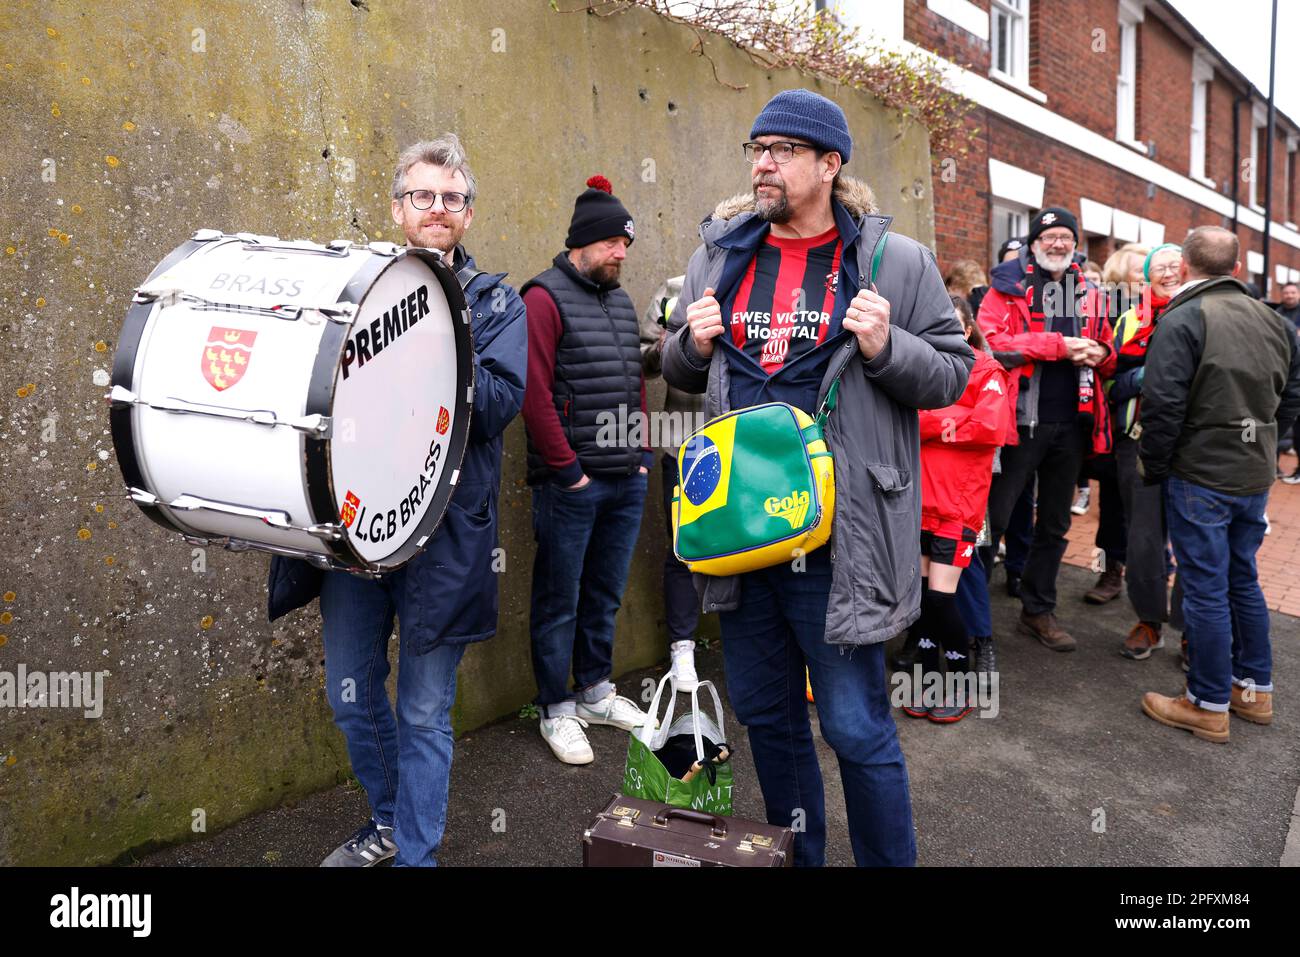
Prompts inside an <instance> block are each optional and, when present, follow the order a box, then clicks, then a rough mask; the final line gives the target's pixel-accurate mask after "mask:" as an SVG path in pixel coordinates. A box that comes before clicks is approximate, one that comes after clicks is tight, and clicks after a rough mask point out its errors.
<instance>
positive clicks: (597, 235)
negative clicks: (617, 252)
mask: <svg viewBox="0 0 1300 957" xmlns="http://www.w3.org/2000/svg"><path fill="white" fill-rule="evenodd" d="M612 236H626V237H627V241H628V243H629V245H630V244H631V242H632V240H634V239H635V238H636V227H635V226H633V224H632V214H631V213H629V212H628V211H627V207H626V206H624V205H623V204H622V203H620V202H619V201H618V200H617V199H615V198H614V187H613V186H611V185H610V183H609V180H607V179H606V178H605V177H603V176H601V175H600V174H597V175H595V176H593V177H591V179H589V180H587V189H586V191H585V192H584V193H583V194H582V195H581V196H579V197H578V199H577V201H576V202H575V203H574V204H573V219H572V220H570V221H569V236H568V238H567V239H565V240H564V245H565V246H566V247H568V248H569V249H577V248H578V247H579V246H589V245H591V244H592V243H598V242H600V241H601V240H602V239H609V238H610V237H612Z"/></svg>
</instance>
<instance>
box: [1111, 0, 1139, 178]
mask: <svg viewBox="0 0 1300 957" xmlns="http://www.w3.org/2000/svg"><path fill="white" fill-rule="evenodd" d="M1141 20H1142V17H1141V11H1140V10H1139V11H1138V12H1136V13H1135V11H1134V10H1133V9H1132V8H1131V7H1130V6H1128V5H1127V4H1125V3H1122V2H1121V3H1120V7H1119V73H1118V74H1117V75H1116V77H1115V139H1117V140H1119V141H1120V142H1121V143H1126V144H1128V145H1130V146H1137V145H1138V139H1137V25H1138V24H1139V23H1140V22H1141ZM1142 151H1143V152H1146V149H1145V147H1143V148H1142Z"/></svg>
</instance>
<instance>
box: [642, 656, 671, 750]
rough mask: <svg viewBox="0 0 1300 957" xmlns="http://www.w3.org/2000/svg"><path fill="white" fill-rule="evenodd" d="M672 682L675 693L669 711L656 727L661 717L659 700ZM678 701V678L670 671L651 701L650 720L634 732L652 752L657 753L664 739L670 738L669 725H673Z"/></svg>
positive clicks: (669, 698) (648, 712) (669, 699)
mask: <svg viewBox="0 0 1300 957" xmlns="http://www.w3.org/2000/svg"><path fill="white" fill-rule="evenodd" d="M670 681H671V682H672V685H673V692H672V694H670V695H669V696H668V710H667V711H666V712H665V713H664V716H663V718H662V719H661V720H660V721H659V724H658V726H657V727H656V725H655V719H656V718H658V717H659V699H660V697H661V696H662V695H663V693H664V685H666V684H668V683H669V682H670ZM676 700H677V678H676V676H675V675H674V674H673V673H672V671H671V670H670V671H669V672H668V673H667V674H666V675H664V676H663V678H662V679H661V680H660V681H659V686H658V687H657V688H655V696H654V697H653V698H651V699H650V709H649V710H648V711H647V712H646V713H647V714H648V715H649V716H650V720H648V721H647V722H646V723H645V724H643V725H641V726H640V727H639V728H637V729H636V730H635V731H633V732H632V733H633V734H635V735H636V737H637V740H638V741H640V742H641V743H642V744H644V745H645V746H646V747H647V748H649V749H650V750H651V751H655V750H657V749H658V748H661V747H663V743H664V739H665V738H667V737H668V725H670V724H672V720H673V702H674V701H676ZM660 731H662V732H663V734H662V736H661V737H659V740H658V742H657V743H656V741H655V737H656V734H657V732H660Z"/></svg>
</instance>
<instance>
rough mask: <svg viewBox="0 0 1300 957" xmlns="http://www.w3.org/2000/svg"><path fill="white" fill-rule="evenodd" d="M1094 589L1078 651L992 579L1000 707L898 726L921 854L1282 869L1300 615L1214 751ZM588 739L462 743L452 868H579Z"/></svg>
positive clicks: (294, 861)
mask: <svg viewBox="0 0 1300 957" xmlns="http://www.w3.org/2000/svg"><path fill="white" fill-rule="evenodd" d="M1279 488H1283V487H1282V486H1279ZM1285 488H1286V495H1287V497H1288V498H1290V497H1291V495H1292V494H1293V493H1294V495H1296V496H1300V488H1297V489H1291V488H1290V487H1285ZM1278 498H1279V499H1280V498H1281V496H1278ZM1295 503H1300V498H1296V500H1295ZM1289 504H1292V503H1289ZM1276 508H1277V506H1274V507H1273V509H1276ZM1278 514H1281V511H1280V510H1279V511H1278ZM1270 517H1274V511H1273V510H1272V509H1271V510H1270ZM1274 521H1275V523H1277V522H1278V519H1277V518H1276V517H1274ZM1275 534H1276V533H1275ZM1270 537H1271V536H1270ZM1092 581H1093V576H1092V575H1091V574H1090V573H1089V572H1088V571H1086V570H1084V569H1079V568H1070V567H1067V568H1064V569H1063V570H1062V573H1061V581H1060V602H1061V604H1060V608H1059V614H1060V618H1061V621H1062V623H1063V624H1064V625H1065V626H1066V627H1067V628H1069V629H1071V630H1072V631H1073V633H1074V634H1075V635H1076V637H1077V638H1078V639H1079V646H1080V647H1079V650H1078V651H1077V652H1074V653H1072V654H1059V653H1055V652H1050V651H1048V650H1046V649H1044V648H1042V647H1041V646H1039V645H1038V644H1037V643H1036V642H1035V641H1033V640H1031V639H1029V638H1025V637H1023V636H1020V635H1017V634H1016V633H1015V631H1014V622H1015V617H1016V614H1017V612H1018V610H1019V606H1018V604H1017V603H1014V602H1012V601H1011V600H1009V599H1007V598H1006V597H1005V595H1004V593H1003V590H1002V573H1001V571H997V572H995V574H994V579H993V589H992V590H993V606H994V619H995V625H996V627H997V629H998V637H999V656H1000V664H1001V676H1002V683H1001V688H1000V696H999V706H1000V712H999V714H998V716H997V717H996V718H984V719H980V718H976V717H974V716H972V717H971V718H968V719H966V720H965V721H963V722H961V723H960V724H958V725H955V726H951V727H943V726H938V725H934V724H931V723H930V722H928V721H916V720H912V719H908V718H906V717H903V716H901V715H900V716H899V717H898V721H899V731H900V735H901V739H902V742H903V749H904V752H905V753H906V755H907V760H908V767H909V772H910V775H911V781H912V799H913V804H914V813H915V819H916V828H917V843H918V848H919V855H920V863H921V864H923V865H963V864H982V865H1053V864H1069V865H1078V864H1084V865H1101V866H1116V865H1176V864H1199V865H1210V866H1217V865H1265V866H1272V865H1276V864H1278V863H1279V861H1280V860H1281V859H1282V856H1283V852H1284V848H1285V846H1286V843H1287V834H1288V828H1289V826H1290V823H1291V820H1292V812H1293V809H1296V810H1300V808H1297V806H1296V794H1297V788H1298V787H1300V708H1297V707H1296V705H1295V704H1294V703H1293V700H1294V699H1291V698H1288V696H1287V694H1286V689H1288V688H1295V687H1297V686H1300V621H1298V620H1297V619H1295V618H1291V617H1289V616H1285V615H1279V614H1275V615H1274V616H1273V626H1274V631H1273V636H1274V652H1275V659H1276V665H1275V667H1276V682H1277V684H1278V686H1279V688H1281V689H1282V694H1281V698H1280V701H1279V703H1278V704H1277V716H1276V718H1275V721H1274V724H1273V725H1271V726H1269V727H1259V726H1256V725H1251V724H1247V723H1245V722H1241V721H1239V720H1237V719H1235V718H1234V719H1233V721H1232V740H1231V741H1230V743H1228V744H1227V745H1215V744H1210V743H1208V742H1203V741H1199V740H1197V739H1194V738H1193V737H1192V736H1191V735H1190V734H1188V733H1186V732H1184V731H1178V730H1175V729H1172V728H1166V727H1163V726H1161V725H1157V724H1155V723H1154V722H1152V721H1151V720H1149V719H1147V718H1146V717H1144V716H1143V715H1142V713H1141V711H1140V709H1139V705H1138V702H1139V699H1140V697H1141V695H1142V692H1144V691H1148V690H1156V691H1161V692H1163V693H1173V692H1175V691H1176V690H1178V689H1179V688H1180V687H1181V686H1182V683H1183V675H1182V672H1181V671H1180V670H1179V668H1178V665H1177V655H1176V652H1171V651H1170V650H1169V649H1166V650H1163V651H1158V652H1156V653H1155V655H1153V657H1152V658H1151V659H1150V660H1148V661H1146V662H1131V661H1128V660H1126V659H1123V658H1121V657H1120V656H1119V654H1118V652H1117V649H1118V646H1119V643H1120V641H1121V640H1122V638H1123V635H1124V633H1125V632H1126V631H1127V629H1128V627H1129V625H1130V624H1131V622H1130V615H1131V613H1130V611H1129V609H1128V607H1127V605H1126V603H1125V602H1124V600H1123V599H1119V600H1117V601H1114V602H1112V603H1111V604H1110V605H1108V606H1105V607H1103V608H1095V607H1093V606H1089V605H1086V604H1084V603H1083V602H1082V600H1081V596H1082V594H1083V592H1084V591H1086V590H1087V588H1088V587H1089V586H1090V585H1091V583H1092ZM699 664H700V670H701V672H702V673H703V674H704V675H705V676H708V677H713V678H714V679H715V680H716V681H717V682H718V683H719V684H720V685H721V684H722V683H723V675H722V662H721V655H720V652H719V651H718V650H717V649H716V648H715V649H712V650H707V651H702V652H701V654H700V655H699ZM656 674H657V672H655V671H646V672H638V673H636V674H633V675H629V676H626V677H624V678H623V679H621V681H620V687H621V689H622V690H623V691H625V692H626V691H629V690H632V691H633V692H635V691H637V690H639V689H640V687H641V681H642V680H643V679H645V678H650V677H654V676H656ZM724 690H725V689H724ZM728 718H729V719H730V718H731V715H730V714H728ZM732 726H733V727H734V721H732ZM729 737H731V739H732V741H733V743H734V744H735V745H736V752H735V757H734V762H735V776H736V814H737V815H739V816H745V817H759V816H761V814H762V805H761V797H760V794H759V790H758V784H757V781H756V780H755V779H754V775H753V766H752V763H751V761H750V756H749V751H748V747H747V745H746V743H745V740H744V735H743V734H738V733H736V732H735V731H732V732H730V733H729ZM591 738H592V744H593V748H594V749H595V751H596V763H594V764H592V765H589V766H587V767H582V768H573V767H566V766H564V765H561V764H559V763H558V762H556V761H555V759H554V758H553V757H551V754H550V752H549V751H548V750H547V748H546V746H545V744H544V743H543V742H542V740H541V738H540V736H539V735H538V733H537V722H536V720H524V719H519V718H509V719H506V720H503V721H500V722H497V723H496V724H493V725H489V726H487V727H484V728H481V729H479V730H477V731H474V732H471V733H469V734H467V735H465V736H464V737H462V738H461V739H460V740H459V741H458V742H457V745H456V763H455V766H454V768H453V772H452V794H451V807H450V810H449V819H448V826H447V836H446V840H445V843H444V850H443V854H442V862H443V863H444V864H446V865H449V866H472V865H517V866H518V865H577V864H579V863H580V862H581V852H580V848H579V836H580V834H581V833H582V829H583V827H584V825H585V824H587V823H588V821H589V820H590V819H591V817H592V816H593V815H594V814H595V812H596V811H597V810H598V809H599V808H600V807H601V806H602V805H603V804H604V803H605V801H606V799H607V798H608V797H609V795H611V794H612V793H614V792H615V791H616V790H617V789H618V786H619V784H620V782H621V780H622V768H623V756H624V750H625V741H626V737H625V736H624V735H622V734H621V733H619V732H617V731H615V730H614V729H612V728H593V729H591ZM818 747H819V751H820V755H821V758H822V767H823V769H824V770H825V771H826V772H827V773H826V796H827V805H828V818H829V819H828V828H827V829H828V832H829V845H830V846H829V852H828V858H829V863H831V864H835V865H847V864H851V863H852V855H851V853H850V851H849V848H848V835H847V831H846V824H845V813H844V803H843V795H842V792H841V789H840V784H839V776H838V774H837V773H836V772H835V758H834V754H833V752H831V751H830V749H829V747H827V746H826V745H825V743H824V742H822V741H821V739H820V738H818ZM366 817H367V810H366V803H365V798H364V795H363V794H362V793H361V792H360V791H359V790H357V789H355V788H347V787H339V788H334V789H332V790H329V791H326V792H323V793H321V794H318V795H314V796H312V797H310V798H308V799H306V800H303V801H301V802H299V803H297V804H296V805H294V806H292V807H283V808H279V809H276V810H273V811H269V812H266V813H263V814H260V815H257V816H255V817H253V818H250V819H247V820H245V821H243V822H241V823H239V824H237V825H235V826H233V827H231V828H228V829H227V830H225V831H223V832H221V833H219V834H214V835H210V836H208V837H207V838H206V839H205V840H202V841H198V842H194V843H190V844H185V845H181V846H178V847H173V848H169V849H166V850H163V851H159V852H157V853H154V854H151V855H149V856H148V857H146V858H145V859H144V860H142V861H141V862H140V863H141V864H143V865H149V866H156V865H246V866H284V865H309V866H310V865H314V864H316V863H318V862H319V861H320V860H321V859H322V858H323V857H324V856H325V855H326V854H327V853H328V852H329V851H330V850H331V849H332V848H333V847H334V846H335V845H336V844H337V843H338V842H339V841H340V840H341V839H342V838H344V837H346V836H347V835H349V834H350V833H351V832H352V831H353V830H354V829H355V828H356V827H357V826H359V825H360V824H361V823H363V822H364V820H365V819H366ZM503 825H504V829H503V827H502V826H503ZM1295 846H1296V839H1295V837H1294V836H1293V848H1294V847H1295ZM1295 853H1296V852H1295V850H1294V849H1293V850H1292V854H1293V855H1294V854H1295Z"/></svg>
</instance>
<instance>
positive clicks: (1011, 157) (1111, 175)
mask: <svg viewBox="0 0 1300 957" xmlns="http://www.w3.org/2000/svg"><path fill="white" fill-rule="evenodd" d="M978 5H979V6H980V7H982V8H984V9H988V7H989V0H979V3H978ZM1030 6H1031V11H1030V37H1029V40H1030V51H1029V53H1030V74H1029V80H1030V85H1031V86H1033V87H1034V88H1035V89H1037V90H1039V91H1041V92H1042V93H1044V94H1046V95H1047V97H1048V101H1047V104H1046V106H1047V108H1048V109H1051V110H1052V111H1053V112H1055V113H1057V114H1059V115H1061V116H1063V117H1065V118H1067V119H1070V120H1072V121H1074V122H1076V123H1079V124H1080V125H1083V126H1086V127H1088V128H1089V129H1092V130H1095V131H1097V132H1099V133H1102V134H1103V135H1106V136H1112V137H1113V136H1114V134H1115V85H1116V77H1117V76H1118V73H1119V61H1120V42H1119V14H1118V3H1117V0H1051V2H1050V3H1048V2H1046V0H1037V2H1034V3H1031V5H1030ZM904 30H905V36H906V37H907V39H909V40H910V41H912V42H913V43H916V44H918V45H919V46H923V47H925V48H927V49H930V50H934V51H935V52H937V53H939V54H940V55H942V56H945V57H947V58H949V59H951V60H955V61H957V62H959V63H962V64H963V65H966V64H970V65H971V67H972V69H974V70H975V71H977V72H979V73H982V74H987V71H988V64H989V49H988V44H986V43H984V42H983V41H979V40H976V39H974V38H973V37H972V36H971V35H970V34H968V33H966V31H964V30H962V29H961V28H960V27H958V26H956V25H955V24H953V23H951V22H950V21H948V20H945V19H944V18H942V17H939V16H938V15H936V14H935V13H933V11H931V10H929V9H928V8H927V7H926V4H925V0H906V5H905V8H904ZM1095 31H1102V32H1101V33H1097V32H1095ZM1192 59H1193V54H1192V50H1191V49H1190V47H1188V46H1187V45H1186V44H1184V43H1183V41H1181V40H1180V39H1179V38H1178V36H1177V35H1176V34H1175V33H1174V32H1173V30H1171V29H1170V28H1169V27H1168V26H1166V25H1165V24H1164V23H1163V22H1161V21H1160V20H1159V19H1158V18H1157V17H1156V16H1155V15H1154V13H1153V12H1151V11H1150V10H1149V11H1148V13H1147V15H1146V18H1145V19H1144V21H1143V22H1142V24H1140V25H1139V27H1138V84H1137V89H1136V94H1135V96H1136V107H1137V111H1136V112H1137V138H1138V139H1139V140H1141V141H1143V142H1148V141H1151V142H1154V144H1155V157H1154V158H1155V160H1156V162H1158V163H1160V164H1162V165H1164V166H1167V167H1169V168H1170V169H1172V170H1174V171H1176V172H1178V173H1180V174H1182V175H1188V174H1189V172H1190V133H1189V129H1190V125H1191V114H1192V85H1191V84H1192ZM1237 95H1238V91H1237V90H1236V89H1235V88H1234V87H1233V85H1232V82H1231V81H1230V79H1229V78H1228V76H1226V75H1225V74H1223V73H1221V72H1219V71H1216V73H1215V76H1214V79H1213V80H1212V81H1211V83H1210V88H1209V99H1208V103H1207V111H1206V113H1207V116H1206V139H1207V144H1208V147H1207V156H1206V175H1207V176H1209V177H1210V178H1212V179H1214V180H1215V184H1216V191H1218V192H1220V193H1221V194H1224V195H1231V192H1230V191H1231V185H1232V180H1233V178H1234V177H1239V176H1240V169H1239V168H1234V166H1233V148H1232V147H1233V144H1232V112H1233V102H1234V99H1235V98H1236V96H1237ZM1239 109H1240V129H1239V137H1238V145H1239V150H1240V158H1241V159H1245V158H1248V157H1249V156H1250V135H1251V126H1250V107H1249V106H1248V105H1247V104H1242V105H1241V106H1240V108H1239ZM966 125H967V128H968V129H978V130H979V133H978V134H977V135H976V136H975V137H974V139H973V140H972V142H971V143H970V147H969V151H968V153H967V155H966V156H961V157H956V158H954V159H953V160H952V161H948V162H945V160H946V158H944V157H935V158H934V165H933V183H934V197H935V232H936V253H937V255H938V257H939V264H940V267H941V268H944V269H946V268H947V267H948V266H949V265H951V263H952V262H954V261H955V260H957V259H974V260H975V261H976V262H979V263H983V264H986V265H987V264H989V263H990V260H991V258H992V256H993V254H994V252H995V250H993V249H991V248H990V244H991V238H990V232H991V228H990V227H991V217H992V206H993V198H992V197H991V196H990V193H989V183H988V159H989V157H990V155H991V156H993V157H995V158H997V159H999V160H1002V161H1004V162H1007V163H1011V164H1012V165H1015V166H1019V167H1021V168H1022V169H1027V170H1030V171H1032V172H1035V173H1038V174H1040V175H1042V176H1044V177H1045V179H1046V187H1045V191H1044V204H1045V205H1046V204H1059V205H1063V206H1065V207H1067V208H1069V209H1071V210H1072V211H1073V212H1074V213H1075V214H1076V215H1077V214H1078V213H1079V205H1080V204H1079V199H1080V197H1082V196H1086V197H1088V198H1089V199H1093V200H1097V201H1098V202H1102V203H1106V204H1107V205H1110V206H1113V207H1116V208H1119V209H1122V210H1124V211H1125V212H1128V213H1132V214H1134V215H1137V216H1141V217H1145V218H1147V219H1151V220H1155V221H1157V222H1161V223H1163V224H1164V225H1165V236H1166V238H1167V239H1169V240H1171V241H1178V240H1179V239H1180V238H1181V237H1182V236H1183V235H1184V234H1185V233H1186V232H1187V230H1188V229H1190V228H1191V227H1192V226H1198V225H1205V224H1218V225H1224V226H1231V218H1230V217H1224V216H1221V215H1220V214H1218V213H1214V212H1211V211H1210V210H1208V209H1206V208H1204V207H1202V206H1200V205H1198V204H1196V203H1194V202H1192V201H1190V200H1187V199H1184V198H1182V197H1180V196H1177V195H1174V194H1172V193H1169V192H1167V191H1165V190H1162V189H1158V188H1157V189H1155V190H1154V195H1152V196H1148V191H1149V184H1148V183H1147V181H1146V180H1144V179H1142V178H1140V177H1138V176H1135V175H1133V174H1131V173H1127V172H1125V171H1124V170H1122V169H1118V168H1116V167H1113V166H1110V165H1108V164H1105V163H1102V162H1099V161H1097V160H1094V159H1092V158H1091V157H1089V156H1087V155H1085V154H1083V153H1081V152H1079V151H1077V150H1074V149H1070V148H1068V147H1065V146H1061V145H1059V144H1057V143H1056V142H1054V141H1050V142H1045V141H1044V140H1043V138H1042V137H1040V136H1039V135H1037V134H1036V133H1035V132H1034V131H1033V130H1030V129H1027V128H1025V127H1024V126H1021V125H1020V124H1018V123H1015V122H1012V121H1010V120H1008V119H1007V118H1005V117H1002V116H999V115H997V114H992V113H989V112H988V111H986V110H984V109H982V108H977V109H976V110H974V111H973V112H972V113H971V114H970V116H969V117H968V118H967V120H966ZM1278 140H1279V143H1280V144H1281V145H1279V146H1277V147H1275V150H1276V151H1275V153H1274V171H1273V183H1274V186H1273V189H1274V201H1275V215H1274V219H1276V220H1278V221H1282V220H1284V219H1285V218H1286V216H1287V210H1286V209H1284V208H1283V207H1282V206H1281V203H1282V200H1283V197H1284V196H1285V194H1286V193H1285V185H1286V181H1285V177H1286V164H1285V153H1284V152H1283V150H1284V149H1285V145H1284V143H1285V140H1284V132H1282V131H1281V130H1280V131H1279V136H1278ZM1258 175H1259V176H1260V177H1261V179H1262V177H1263V175H1264V173H1263V166H1262V161H1261V167H1260V170H1259V174H1258ZM1293 177H1300V173H1293ZM1225 182H1226V183H1227V185H1228V188H1229V189H1228V192H1226V193H1225V192H1224V190H1223V185H1224V184H1225ZM1238 185H1239V188H1240V197H1241V202H1242V204H1243V205H1244V204H1245V203H1246V202H1247V200H1248V198H1249V184H1248V183H1246V182H1244V181H1241V180H1240V179H1239V180H1238ZM1296 188H1300V181H1298V182H1297V186H1296ZM1259 196H1260V199H1261V201H1262V197H1263V189H1262V182H1261V188H1260V192H1259ZM1295 205H1296V207H1297V209H1296V212H1295V214H1296V215H1300V198H1298V199H1297V200H1296V204H1295ZM1238 237H1239V239H1240V240H1241V242H1242V249H1243V255H1242V259H1243V262H1244V259H1245V250H1247V249H1253V250H1255V251H1257V252H1259V251H1262V242H1263V238H1262V236H1261V235H1260V234H1259V233H1257V232H1255V231H1254V230H1250V229H1247V228H1245V227H1240V228H1239V230H1238ZM1117 244H1118V243H1117V241H1114V240H1111V239H1109V238H1108V237H1106V238H1102V239H1101V240H1096V239H1094V243H1093V246H1092V248H1090V250H1089V252H1090V254H1091V255H1092V258H1094V259H1097V260H1098V261H1101V260H1102V259H1104V258H1105V255H1106V253H1108V252H1109V251H1110V250H1111V249H1112V248H1113V247H1114V246H1115V245H1117ZM1271 246H1272V249H1271V252H1272V257H1271V263H1270V268H1272V264H1276V263H1279V262H1280V263H1284V264H1286V265H1287V266H1288V267H1290V268H1300V250H1297V249H1295V248H1294V247H1291V246H1288V245H1285V244H1283V243H1281V242H1279V241H1277V240H1274V241H1273V243H1272V244H1271Z"/></svg>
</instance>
